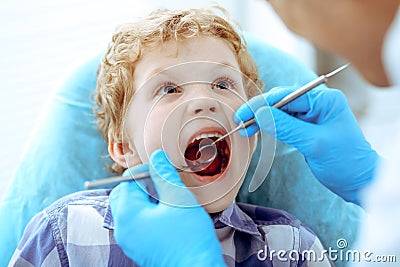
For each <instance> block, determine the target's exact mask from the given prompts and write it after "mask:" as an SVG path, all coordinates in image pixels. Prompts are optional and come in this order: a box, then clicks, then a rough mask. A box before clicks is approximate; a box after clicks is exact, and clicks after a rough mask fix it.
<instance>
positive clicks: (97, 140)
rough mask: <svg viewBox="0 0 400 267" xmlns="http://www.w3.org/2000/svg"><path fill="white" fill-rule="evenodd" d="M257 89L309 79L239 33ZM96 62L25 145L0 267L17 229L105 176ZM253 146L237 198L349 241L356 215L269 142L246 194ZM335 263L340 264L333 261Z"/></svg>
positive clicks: (324, 236)
mask: <svg viewBox="0 0 400 267" xmlns="http://www.w3.org/2000/svg"><path fill="white" fill-rule="evenodd" d="M246 39H247V42H248V45H249V50H250V52H251V54H252V55H253V57H254V59H255V60H256V62H257V65H258V68H259V73H260V75H261V79H262V80H263V81H264V83H265V90H270V89H271V88H273V87H276V86H289V85H298V86H300V85H303V84H305V83H307V82H309V81H310V80H311V79H313V78H315V77H316V75H315V74H314V73H313V72H312V71H311V70H309V69H308V68H307V67H305V66H304V65H302V64H301V63H299V62H298V61H296V60H295V59H294V58H292V57H291V56H289V55H287V54H285V53H283V52H281V51H280V50H278V49H276V48H273V47H271V46H269V45H267V44H265V43H262V42H260V41H259V40H257V39H256V38H254V37H251V36H247V35H246ZM99 62H100V57H98V58H95V59H93V60H91V61H89V62H87V63H86V64H84V65H83V66H82V67H81V68H79V69H78V70H77V71H76V72H75V73H74V74H72V76H71V77H70V79H69V80H68V81H67V82H66V83H65V84H64V86H63V87H62V88H60V89H59V90H58V91H57V93H56V94H55V95H54V98H53V99H52V101H51V103H50V105H49V106H48V108H47V112H46V113H44V114H43V115H42V116H43V118H42V120H41V122H40V125H39V126H38V127H37V131H36V132H35V133H34V136H33V138H32V140H31V142H30V144H29V146H28V149H27V150H26V151H27V152H26V153H25V155H24V157H23V160H22V161H21V163H20V165H19V167H18V169H17V172H16V174H15V176H14V177H13V179H12V182H11V184H10V187H9V188H8V190H7V191H6V193H5V195H4V196H3V197H2V200H1V202H0V218H1V220H0V266H6V265H7V264H8V261H9V259H10V258H11V256H12V253H13V252H14V250H15V248H16V246H17V244H18V242H19V239H20V238H21V236H22V234H23V231H24V228H25V226H26V224H27V223H28V222H29V220H30V219H31V218H32V217H33V216H34V215H35V214H36V213H37V212H39V211H40V210H42V209H43V208H45V207H46V206H48V205H49V204H51V203H52V202H53V201H55V200H56V199H58V198H60V197H62V196H64V195H67V194H69V193H73V192H76V191H79V190H84V189H85V188H84V182H85V181H86V180H96V179H99V178H104V177H109V176H111V175H112V174H111V173H110V172H109V171H108V170H107V169H106V167H105V166H106V165H108V164H109V163H110V160H109V159H108V157H107V154H108V152H107V144H106V143H105V141H104V140H103V139H102V137H101V135H100V133H99V132H98V130H97V126H96V125H95V124H94V122H93V121H94V119H95V117H94V115H93V113H92V108H93V104H92V102H91V101H90V96H91V94H92V92H93V91H94V90H95V87H96V71H97V67H98V65H99ZM260 149H261V147H260V146H258V149H257V151H256V153H255V155H254V156H253V160H252V162H251V166H250V169H249V171H248V173H247V176H246V180H245V182H244V184H243V186H242V188H241V191H240V192H239V195H238V197H237V200H238V201H239V202H247V203H252V204H257V205H264V206H268V207H273V208H278V209H283V210H286V211H288V212H290V213H292V214H294V215H295V216H297V217H298V218H299V219H300V220H301V221H303V222H305V223H306V224H307V225H308V226H309V227H310V228H311V229H312V230H313V231H314V232H315V233H316V234H317V235H318V236H319V238H320V239H321V241H322V243H323V245H324V246H325V248H326V249H328V248H329V247H331V248H332V249H337V242H338V240H341V239H345V240H346V241H347V244H348V247H351V244H353V243H354V241H355V237H356V235H357V228H358V224H359V222H360V220H361V219H362V218H363V215H364V211H363V210H362V208H360V207H359V206H357V205H354V204H352V203H348V202H345V201H344V200H343V199H341V198H340V197H338V196H336V195H335V194H333V193H332V192H331V191H329V190H328V189H326V188H325V187H324V186H323V185H321V184H320V183H319V182H318V181H317V180H316V179H315V178H314V176H313V175H312V173H311V171H310V170H309V168H308V166H307V164H306V162H305V160H304V157H303V156H302V155H301V154H300V153H299V152H298V151H297V150H296V149H294V148H292V147H290V146H288V145H286V144H284V143H281V142H279V141H277V146H276V152H275V157H274V161H273V163H272V167H271V170H270V171H269V173H268V176H267V178H266V179H265V180H264V182H263V183H262V184H261V186H260V187H259V188H258V189H257V190H256V191H254V192H249V190H248V189H249V184H250V179H251V177H252V175H253V174H254V171H255V167H256V165H257V157H258V156H259V155H260V153H261V151H260ZM336 264H337V266H342V265H344V263H340V262H337V263H336Z"/></svg>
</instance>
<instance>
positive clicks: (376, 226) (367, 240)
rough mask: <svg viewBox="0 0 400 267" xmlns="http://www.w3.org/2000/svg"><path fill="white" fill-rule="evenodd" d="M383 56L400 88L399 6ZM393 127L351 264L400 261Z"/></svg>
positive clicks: (398, 161) (399, 152) (398, 158)
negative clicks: (356, 257)
mask: <svg viewBox="0 0 400 267" xmlns="http://www.w3.org/2000/svg"><path fill="white" fill-rule="evenodd" d="M383 58H384V64H385V67H386V71H387V74H388V76H389V79H390V80H391V82H392V84H393V86H394V87H395V88H396V89H398V90H400V8H399V10H398V12H397V16H396V18H395V20H394V22H393V24H392V25H391V28H390V30H389V31H388V34H387V36H386V39H385V43H384V54H383ZM398 101H399V102H400V99H398ZM399 104H400V103H399ZM388 116H399V114H388ZM398 121H399V120H397V123H398ZM395 128H396V129H397V136H396V137H397V138H396V139H395V140H393V143H392V144H391V152H389V154H388V156H387V157H385V159H384V161H383V162H382V165H381V167H380V168H379V170H378V172H377V177H376V180H375V182H374V183H373V184H371V186H369V188H367V189H366V190H365V192H364V193H365V194H364V197H365V208H366V210H367V213H368V218H367V220H366V222H365V224H364V225H363V226H362V230H361V231H360V235H359V241H358V245H357V247H356V248H357V250H359V251H360V252H361V260H360V263H358V264H356V263H354V265H357V266H365V265H367V266H380V267H382V266H399V264H400V125H396V127H395ZM391 256H395V257H396V258H393V257H391ZM368 260H370V262H368ZM392 261H396V262H392ZM350 262H352V260H350Z"/></svg>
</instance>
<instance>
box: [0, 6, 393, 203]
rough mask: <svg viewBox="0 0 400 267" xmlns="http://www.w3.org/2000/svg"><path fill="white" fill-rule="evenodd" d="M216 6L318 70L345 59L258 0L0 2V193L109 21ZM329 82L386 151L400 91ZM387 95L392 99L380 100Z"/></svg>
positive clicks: (100, 45)
mask: <svg viewBox="0 0 400 267" xmlns="http://www.w3.org/2000/svg"><path fill="white" fill-rule="evenodd" d="M216 4H218V5H220V6H222V7H224V8H225V9H227V10H228V11H229V13H230V15H231V16H232V18H233V19H234V20H236V22H238V24H239V25H240V26H241V28H242V29H243V30H246V31H248V32H251V33H253V34H254V35H256V36H257V37H258V38H260V39H262V40H264V41H265V42H267V43H269V44H271V45H273V46H276V47H278V48H280V49H282V50H284V51H286V52H288V53H289V54H291V55H293V56H294V57H296V58H298V59H299V60H301V61H303V62H304V63H305V64H306V65H308V66H309V67H310V68H312V69H314V70H315V71H316V72H317V73H318V74H323V73H327V72H329V71H330V70H332V69H334V68H335V67H337V66H339V65H341V64H343V63H344V61H343V60H342V59H341V58H338V57H336V56H334V55H330V54H326V53H324V52H322V51H319V50H318V49H316V48H314V47H313V45H312V44H311V43H309V42H307V41H305V40H304V39H302V38H300V37H298V36H296V35H294V34H292V33H290V32H289V31H288V30H287V29H286V27H285V26H284V25H283V24H282V22H281V21H280V20H279V18H278V17H277V16H276V15H275V14H274V12H273V10H272V9H271V8H270V6H269V5H268V3H267V1H265V0H247V1H243V0H224V1H223V0H220V1H204V0H147V1H139V0H129V1H127V0H114V1H99V0H84V1H82V0H79V1H78V0H68V1H67V0H57V1H49V0H35V1H29V0H13V1H11V0H2V1H0V25H1V27H0V33H1V34H0V36H1V44H0V47H1V48H0V50H1V51H2V52H1V54H2V56H1V59H0V69H1V71H0V80H1V86H0V99H1V104H0V122H1V138H0V148H1V149H0V159H1V160H0V195H1V194H2V193H3V192H4V190H5V187H6V185H7V184H8V182H9V181H10V179H11V178H12V176H13V173H14V172H15V169H16V168H17V166H18V162H19V161H20V159H21V157H22V156H23V153H24V149H25V147H26V145H27V143H28V142H29V138H30V136H31V134H32V132H34V130H35V125H36V123H37V122H38V120H39V119H40V115H41V113H42V112H43V111H44V107H45V106H46V103H47V101H48V100H49V99H50V97H51V95H52V92H53V91H54V90H56V89H57V88H59V87H60V85H61V84H62V83H63V81H64V80H65V79H66V78H67V77H68V76H69V75H70V74H71V73H72V72H73V70H74V69H76V68H77V67H78V66H79V65H81V64H82V63H84V62H85V61H87V60H88V59H90V58H92V57H94V56H95V55H97V54H99V53H101V52H102V51H103V50H104V49H105V48H106V47H107V44H108V43H109V41H110V39H111V35H112V33H113V31H114V29H115V28H116V26H118V25H119V24H122V23H124V22H126V21H130V20H134V19H135V18H138V17H141V16H143V15H145V14H146V13H148V12H149V11H151V10H153V9H155V8H184V7H204V6H209V5H216ZM329 85H330V86H331V87H335V88H339V89H342V90H343V91H344V93H345V94H346V95H347V97H348V99H349V102H350V104H351V107H352V109H353V111H354V113H355V114H356V116H357V119H358V120H359V122H360V124H361V126H362V129H363V131H364V133H365V135H367V139H369V140H370V142H371V143H372V145H373V146H374V147H375V149H377V150H378V151H379V152H380V154H381V155H383V156H385V154H386V147H387V146H388V145H390V140H391V134H392V129H393V128H392V127H393V126H392V125H393V124H394V122H393V121H392V116H391V115H390V114H391V113H393V112H394V113H398V112H399V111H400V108H399V105H398V103H397V102H396V101H395V100H396V99H400V92H396V91H390V90H379V91H377V90H376V89H375V88H372V87H371V86H369V85H368V84H367V83H366V82H365V81H364V80H362V79H361V78H360V77H359V76H358V74H357V73H356V72H355V71H354V70H352V69H350V70H347V71H346V72H344V73H343V74H341V75H339V76H337V77H336V78H335V79H334V80H333V81H332V82H331V83H330V84H329ZM388 94H389V95H393V97H391V98H390V99H392V100H393V102H392V103H390V102H389V103H388V102H387V101H386V102H383V101H381V99H382V96H384V95H388ZM386 99H387V98H386ZM60 123H62V122H60ZM43 164H46V162H43ZM60 164H62V163H60Z"/></svg>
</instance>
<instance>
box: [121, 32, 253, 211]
mask: <svg viewBox="0 0 400 267" xmlns="http://www.w3.org/2000/svg"><path fill="white" fill-rule="evenodd" d="M243 79H244V77H242V74H241V72H240V68H239V65H238V62H237V60H236V56H235V54H234V53H233V52H232V50H231V48H230V47H229V46H228V44H227V43H226V42H225V41H223V40H221V39H218V38H213V37H206V36H203V37H196V38H191V39H188V40H185V41H182V42H179V43H177V42H175V41H169V42H166V43H164V44H163V45H160V46H157V47H154V48H146V49H144V51H143V55H142V58H141V59H140V60H139V61H138V63H137V65H136V67H135V73H134V86H135V90H136V93H135V96H134V97H133V99H132V101H131V103H130V105H129V108H128V112H127V115H126V117H125V120H124V140H123V142H124V143H125V145H124V146H125V147H127V146H129V151H131V152H132V154H133V155H134V156H133V157H134V158H135V159H134V160H131V163H130V162H129V160H128V162H127V164H128V165H129V167H131V165H132V164H135V163H137V162H143V163H146V162H148V161H149V156H150V155H151V153H152V152H153V151H154V150H156V149H163V150H165V151H166V153H167V154H168V156H169V158H170V160H171V161H172V163H173V164H174V165H175V166H182V165H187V160H193V159H195V158H196V152H197V150H198V147H199V142H200V141H201V140H202V139H203V138H211V139H213V140H215V139H216V138H217V137H214V136H218V135H223V134H225V133H226V132H228V131H230V130H231V129H233V128H234V127H236V126H237V125H236V124H235V123H234V122H233V114H234V112H235V110H236V109H237V108H238V107H239V106H240V105H241V104H243V102H244V101H245V100H246V99H247V98H246V94H245V89H244V85H243V82H244V81H243ZM252 86H254V85H252ZM196 139H197V140H196ZM255 145H256V140H255V137H252V138H243V137H241V136H239V135H238V134H233V135H232V136H230V137H229V138H227V139H226V141H221V142H218V143H217V157H216V159H215V160H214V162H213V163H212V164H211V165H210V166H209V167H207V168H206V169H204V170H202V171H200V172H197V173H195V172H182V173H180V175H181V178H182V181H183V182H184V183H185V184H186V186H187V187H189V189H190V190H191V191H192V192H193V193H194V194H195V196H196V198H197V200H198V202H199V203H200V204H201V205H202V206H204V207H205V208H206V210H207V211H208V212H209V213H214V212H218V211H221V210H223V209H225V208H226V207H227V206H229V205H230V204H231V203H232V201H233V200H234V198H235V197H236V195H237V192H238V190H239V188H240V186H241V184H242V182H243V179H244V177H245V174H246V171H247V168H248V165H249V162H250V159H251V155H252V153H253V151H254V149H255ZM126 158H128V157H126Z"/></svg>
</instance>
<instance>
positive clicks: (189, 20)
mask: <svg viewBox="0 0 400 267" xmlns="http://www.w3.org/2000/svg"><path fill="white" fill-rule="evenodd" d="M218 11H220V13H222V14H223V15H224V17H227V16H226V12H225V10H224V9H222V8H219V7H215V8H212V9H188V10H156V11H154V12H152V13H150V14H149V15H148V16H147V17H145V18H143V19H142V20H140V21H137V22H133V23H127V24H124V25H122V26H121V27H119V28H118V29H117V30H116V32H115V33H114V35H113V37H112V41H111V43H110V45H109V47H108V50H107V52H106V54H105V56H104V58H103V60H102V62H101V65H100V67H99V71H98V78H97V93H96V95H95V103H96V105H97V107H96V109H95V110H94V113H95V115H96V116H97V125H98V127H99V130H100V132H101V134H102V135H103V137H104V138H105V140H106V141H107V142H109V141H110V140H109V138H113V140H115V141H116V142H118V141H121V140H122V126H123V118H124V117H125V115H126V111H127V109H128V105H129V102H130V100H131V99H132V97H133V95H134V93H135V91H134V86H133V84H134V82H133V74H134V71H135V64H136V63H137V62H138V61H139V60H140V58H141V57H142V56H143V54H142V53H143V49H144V48H146V47H155V46H157V45H160V44H163V43H164V42H167V41H170V40H173V41H177V42H179V41H183V40H185V39H190V38H195V37H198V36H202V35H203V36H212V37H216V38H221V39H223V40H225V41H226V42H227V43H228V44H229V46H230V47H231V49H232V50H233V52H234V53H235V55H236V58H237V60H238V63H239V66H240V70H241V72H242V73H243V75H244V76H245V77H247V78H246V80H249V81H251V82H253V83H254V84H255V85H256V86H257V87H258V88H259V89H260V90H261V91H262V89H263V84H262V82H261V80H260V79H259V77H258V70H257V66H256V65H255V63H254V61H253V59H252V57H251V56H250V54H249V52H248V51H247V45H246V43H245V41H244V40H243V38H242V37H241V36H240V35H239V34H238V31H237V30H236V28H235V27H234V26H233V25H232V24H231V23H229V22H228V20H227V19H225V18H223V17H222V16H220V15H218V14H217V12H218ZM245 88H248V89H246V95H247V97H249V98H250V97H252V96H254V95H255V94H257V93H259V90H257V88H255V87H254V86H246V85H245ZM110 130H111V133H112V135H113V136H111V137H110V136H108V134H109V132H110ZM111 171H113V172H116V173H121V172H123V171H124V168H123V167H122V166H120V165H118V164H117V163H114V164H113V165H112V166H111Z"/></svg>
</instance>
